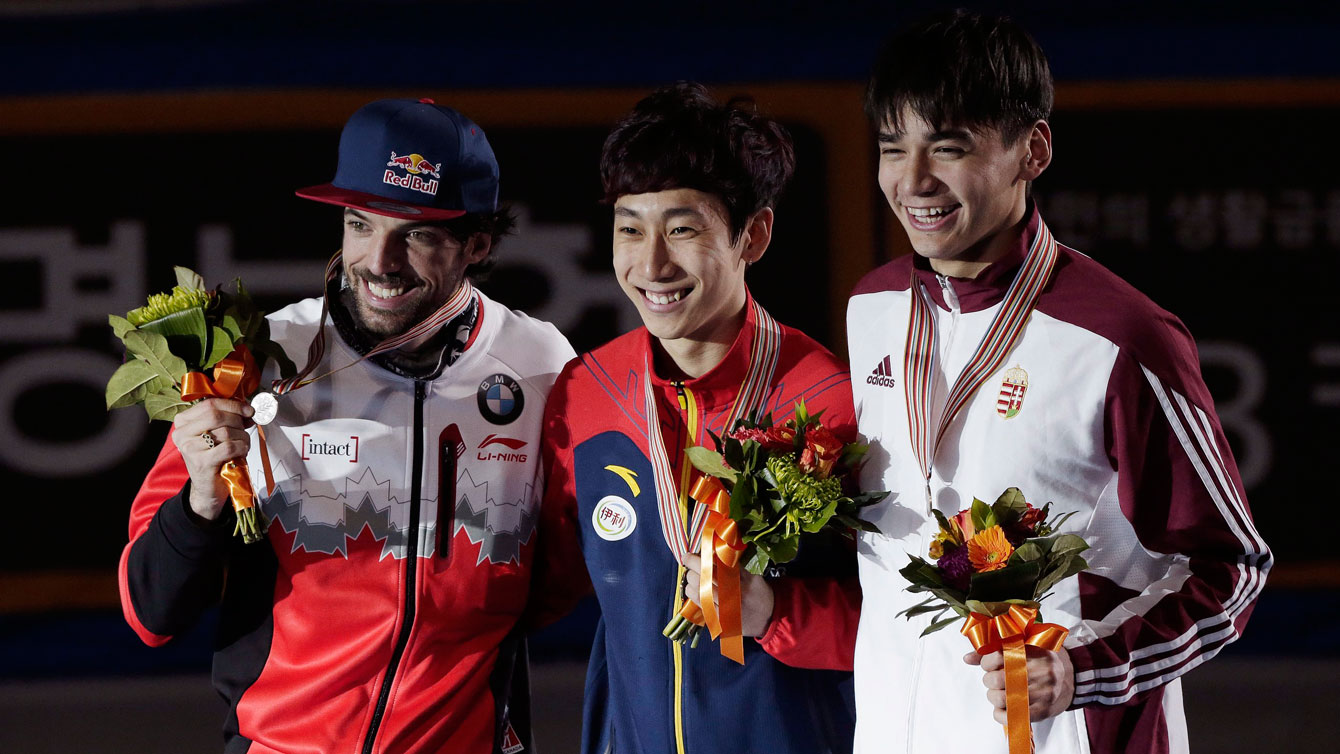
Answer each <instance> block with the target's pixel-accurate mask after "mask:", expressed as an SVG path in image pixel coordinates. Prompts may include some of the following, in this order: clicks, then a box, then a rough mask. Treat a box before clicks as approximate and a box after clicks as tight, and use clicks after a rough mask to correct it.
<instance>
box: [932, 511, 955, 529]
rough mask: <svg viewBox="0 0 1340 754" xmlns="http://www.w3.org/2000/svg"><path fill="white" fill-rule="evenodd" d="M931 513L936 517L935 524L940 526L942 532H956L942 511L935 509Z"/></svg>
mask: <svg viewBox="0 0 1340 754" xmlns="http://www.w3.org/2000/svg"><path fill="white" fill-rule="evenodd" d="M931 513H933V514H934V515H935V523H937V524H939V525H940V528H941V529H942V530H944V531H953V530H954V529H953V527H952V526H950V525H949V519H948V518H947V517H945V514H943V513H941V512H940V511H938V510H936V509H934V508H931Z"/></svg>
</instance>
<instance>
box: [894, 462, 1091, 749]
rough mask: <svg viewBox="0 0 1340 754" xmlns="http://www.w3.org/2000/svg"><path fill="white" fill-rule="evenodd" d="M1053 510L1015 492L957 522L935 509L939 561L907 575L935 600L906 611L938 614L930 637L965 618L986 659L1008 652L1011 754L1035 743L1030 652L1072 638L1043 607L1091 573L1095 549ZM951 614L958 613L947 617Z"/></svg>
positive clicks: (916, 566)
mask: <svg viewBox="0 0 1340 754" xmlns="http://www.w3.org/2000/svg"><path fill="white" fill-rule="evenodd" d="M1051 505H1052V504H1051V503H1047V504H1046V505H1044V506H1042V507H1041V508H1035V507H1033V506H1032V505H1030V504H1029V503H1028V501H1027V500H1025V499H1024V495H1023V493H1022V492H1020V491H1019V489H1018V488H1017V487H1011V488H1009V489H1007V490H1005V492H1003V493H1001V495H1000V497H999V498H997V499H996V502H994V503H992V504H991V505H987V504H986V503H984V502H982V501H981V500H977V499H974V500H973V501H972V507H971V508H969V509H968V510H964V511H959V512H958V513H957V514H955V515H954V516H953V517H948V518H947V517H946V516H945V515H944V514H943V513H940V512H939V511H934V513H935V519H936V521H937V522H938V523H939V525H940V531H939V532H937V533H936V535H935V537H934V539H932V540H931V544H930V548H929V549H930V551H929V555H930V557H931V558H932V559H934V561H935V562H934V563H930V562H928V561H926V560H923V559H921V558H919V557H917V556H915V555H914V556H912V558H911V562H910V563H908V565H906V566H905V567H903V568H902V569H901V570H900V571H899V573H900V574H902V576H903V578H905V579H907V580H908V581H909V582H911V585H910V586H908V587H907V590H908V591H909V592H913V593H923V592H929V593H930V595H931V596H930V597H927V598H926V599H925V600H924V601H922V602H921V603H920V604H917V605H915V606H913V607H910V608H908V609H907V610H904V611H902V612H901V613H899V615H906V616H907V618H908V619H909V620H910V619H911V618H913V617H916V616H918V615H925V614H933V615H932V620H931V624H930V625H929V626H927V627H926V630H924V631H922V632H921V635H922V636H925V635H927V634H929V633H933V632H935V631H938V630H940V629H942V628H944V627H945V626H947V625H949V624H950V623H954V622H955V621H957V620H958V619H959V618H963V619H964V624H963V627H962V628H961V629H960V630H961V631H962V633H963V634H964V635H965V636H967V637H968V640H969V641H970V642H972V646H973V649H975V650H977V652H978V653H980V654H984V655H985V654H989V653H991V652H997V651H1003V652H1004V654H1005V674H1006V688H1005V695H1006V705H1007V706H1006V716H1007V719H1008V720H1009V722H1008V723H1007V725H1006V734H1007V736H1008V737H1009V739H1010V752H1011V754H1016V753H1017V752H1027V751H1028V750H1029V748H1028V747H1029V745H1030V741H1031V726H1030V725H1029V722H1028V675H1027V670H1026V667H1025V665H1026V659H1025V646H1026V645H1033V646H1037V647H1041V648H1043V649H1049V650H1056V649H1059V648H1060V647H1061V644H1062V642H1064V641H1065V638H1066V636H1067V634H1068V631H1067V629H1065V628H1063V627H1061V626H1058V625H1056V624H1053V623H1043V622H1042V620H1041V615H1040V610H1041V605H1040V603H1041V601H1042V600H1043V599H1044V598H1046V597H1047V595H1048V591H1049V590H1050V589H1051V588H1052V587H1053V586H1055V585H1056V584H1057V583H1058V582H1060V581H1061V580H1062V579H1065V578H1068V577H1070V576H1073V575H1075V574H1077V573H1079V572H1080V571H1083V570H1085V569H1087V568H1088V567H1089V564H1088V563H1087V562H1085V560H1084V558H1083V556H1081V555H1080V553H1082V552H1084V551H1085V550H1087V549H1089V545H1088V543H1087V542H1085V541H1084V539H1083V538H1082V537H1079V536H1076V535H1074V534H1058V533H1057V530H1058V529H1060V527H1061V525H1062V524H1063V523H1065V521H1066V520H1067V519H1069V518H1070V517H1071V516H1072V515H1074V513H1073V512H1071V513H1066V514H1063V515H1059V516H1056V517H1055V518H1053V517H1052V516H1051ZM949 611H953V612H954V613H955V615H951V616H949V617H947V618H942V617H941V616H943V615H944V613H946V612H949ZM1021 680H1022V682H1021Z"/></svg>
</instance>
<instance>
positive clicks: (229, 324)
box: [219, 314, 243, 343]
mask: <svg viewBox="0 0 1340 754" xmlns="http://www.w3.org/2000/svg"><path fill="white" fill-rule="evenodd" d="M219 327H222V328H223V329H224V330H227V331H228V336H229V337H230V338H231V339H232V341H233V342H234V343H236V342H237V341H239V340H241V339H242V332H243V330H242V323H240V322H238V321H237V317H235V316H233V315H232V314H225V315H223V316H222V317H220V318H219Z"/></svg>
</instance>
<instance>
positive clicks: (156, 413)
mask: <svg viewBox="0 0 1340 754" xmlns="http://www.w3.org/2000/svg"><path fill="white" fill-rule="evenodd" d="M190 407H191V404H189V403H187V402H185V401H183V400H182V399H181V396H180V395H172V394H170V393H158V394H155V395H150V396H147V397H146V398H145V399H144V411H145V413H147V414H149V419H151V420H155V419H161V420H163V421H172V418H173V417H175V416H176V415H177V414H179V413H181V412H182V411H185V410H186V409H188V408H190Z"/></svg>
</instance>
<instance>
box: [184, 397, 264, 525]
mask: <svg viewBox="0 0 1340 754" xmlns="http://www.w3.org/2000/svg"><path fill="white" fill-rule="evenodd" d="M255 413H256V411H255V409H253V408H252V407H251V406H250V405H249V404H247V403H244V402H242V401H239V400H232V399H225V398H205V399H203V400H201V401H200V402H199V403H197V404H195V405H194V406H191V407H190V408H188V409H185V410H183V411H182V412H181V413H179V414H177V415H176V416H175V417H173V419H172V440H173V442H174V443H176V445H177V450H178V451H180V452H181V457H182V460H183V461H185V462H186V469H187V471H189V472H190V473H191V497H190V503H191V510H192V511H194V512H195V514H196V515H197V516H199V517H201V518H203V519H205V520H206V521H213V520H215V519H217V518H218V517H219V514H220V513H222V512H223V507H224V505H226V504H227V503H228V499H229V498H228V484H227V482H225V481H224V479H223V477H222V476H220V474H219V471H220V470H221V469H222V468H223V465H224V464H225V463H227V462H228V461H230V460H232V459H235V458H246V457H247V453H248V452H250V451H251V436H250V435H248V434H247V430H246V428H247V427H249V426H251V421H250V419H251V416H252V415H253V414H255ZM206 434H208V435H209V436H210V438H211V439H212V440H213V444H212V445H211V444H210V441H209V440H206V439H205V437H204V436H205V435H206Z"/></svg>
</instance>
